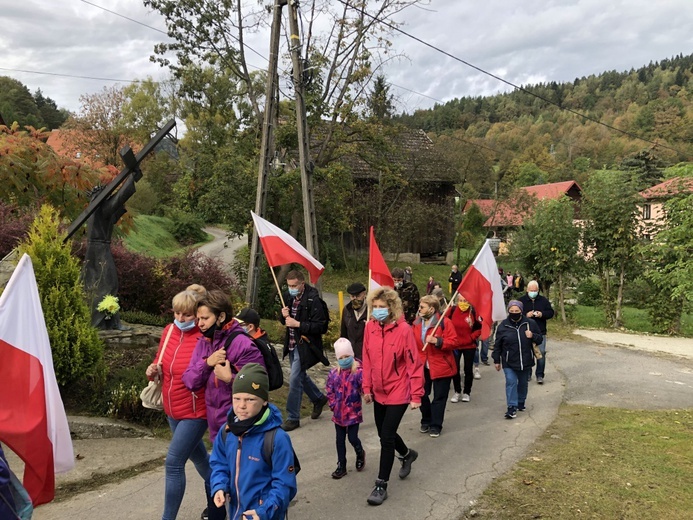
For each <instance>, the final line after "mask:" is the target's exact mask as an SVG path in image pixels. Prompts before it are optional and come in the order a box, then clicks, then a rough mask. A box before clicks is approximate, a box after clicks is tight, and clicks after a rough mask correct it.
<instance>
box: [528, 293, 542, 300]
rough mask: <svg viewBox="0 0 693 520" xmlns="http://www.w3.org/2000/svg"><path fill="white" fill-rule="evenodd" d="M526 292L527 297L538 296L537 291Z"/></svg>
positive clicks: (533, 297)
mask: <svg viewBox="0 0 693 520" xmlns="http://www.w3.org/2000/svg"><path fill="white" fill-rule="evenodd" d="M527 294H529V297H530V298H532V299H533V300H534V299H535V298H536V297H537V296H539V291H529V292H528V293H527Z"/></svg>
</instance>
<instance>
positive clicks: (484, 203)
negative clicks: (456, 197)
mask: <svg viewBox="0 0 693 520" xmlns="http://www.w3.org/2000/svg"><path fill="white" fill-rule="evenodd" d="M474 204H476V205H477V206H478V207H479V210H480V211H481V214H482V215H483V216H484V217H486V218H489V217H490V216H491V215H492V214H493V209H494V207H495V205H496V201H495V200H489V199H469V200H468V201H467V203H466V204H465V205H464V208H462V213H463V214H464V213H467V211H469V210H470V209H471V208H472V206H473V205H474Z"/></svg>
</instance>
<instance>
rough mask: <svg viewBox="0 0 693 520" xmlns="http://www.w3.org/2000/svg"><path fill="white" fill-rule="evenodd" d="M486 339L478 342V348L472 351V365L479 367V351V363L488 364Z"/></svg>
mask: <svg viewBox="0 0 693 520" xmlns="http://www.w3.org/2000/svg"><path fill="white" fill-rule="evenodd" d="M488 341H489V340H488V339H485V340H481V341H479V348H477V349H476V350H475V351H474V365H475V366H478V365H479V351H480V350H481V362H482V363H488Z"/></svg>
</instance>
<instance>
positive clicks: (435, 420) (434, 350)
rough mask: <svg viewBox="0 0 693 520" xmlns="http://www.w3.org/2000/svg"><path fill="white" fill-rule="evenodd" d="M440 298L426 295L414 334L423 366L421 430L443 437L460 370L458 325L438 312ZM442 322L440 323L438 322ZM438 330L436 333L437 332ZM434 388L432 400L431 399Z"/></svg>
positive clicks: (422, 299)
mask: <svg viewBox="0 0 693 520" xmlns="http://www.w3.org/2000/svg"><path fill="white" fill-rule="evenodd" d="M439 310H440V303H439V302H438V298H437V297H435V296H433V295H431V296H424V297H423V298H421V301H420V302H419V316H418V318H416V321H414V326H413V328H414V337H415V338H416V346H417V348H418V350H419V356H420V357H421V361H422V363H423V365H424V395H423V397H422V399H421V428H420V429H419V431H420V432H421V433H428V434H429V435H430V436H431V437H433V438H436V437H440V432H441V431H442V429H443V419H444V418H445V405H446V404H447V401H448V394H449V392H450V381H452V376H454V375H455V373H456V372H457V365H456V363H455V356H454V355H453V353H452V351H453V349H455V348H457V333H456V332H455V327H453V326H452V324H451V323H450V322H449V321H448V320H446V319H445V318H442V317H441V316H440V313H439ZM439 321H440V325H438V322H439ZM434 331H435V332H434ZM431 389H432V390H433V402H431V400H430V399H429V397H428V396H429V395H430V394H431Z"/></svg>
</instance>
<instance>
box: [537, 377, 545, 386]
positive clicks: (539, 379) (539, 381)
mask: <svg viewBox="0 0 693 520" xmlns="http://www.w3.org/2000/svg"><path fill="white" fill-rule="evenodd" d="M537 384H538V385H543V384H544V378H543V377H539V376H537Z"/></svg>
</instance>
